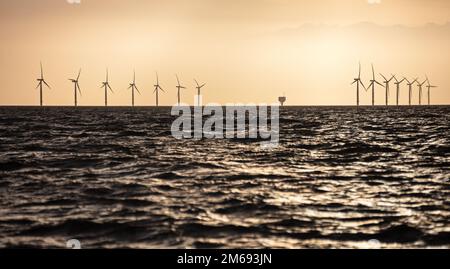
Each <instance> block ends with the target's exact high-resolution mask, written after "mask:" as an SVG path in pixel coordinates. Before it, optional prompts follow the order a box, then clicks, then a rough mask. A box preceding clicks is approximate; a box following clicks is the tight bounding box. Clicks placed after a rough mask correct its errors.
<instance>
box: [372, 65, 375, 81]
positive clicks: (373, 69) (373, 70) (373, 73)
mask: <svg viewBox="0 0 450 269" xmlns="http://www.w3.org/2000/svg"><path fill="white" fill-rule="evenodd" d="M372 75H373V80H375V68H374V67H373V64H372Z"/></svg>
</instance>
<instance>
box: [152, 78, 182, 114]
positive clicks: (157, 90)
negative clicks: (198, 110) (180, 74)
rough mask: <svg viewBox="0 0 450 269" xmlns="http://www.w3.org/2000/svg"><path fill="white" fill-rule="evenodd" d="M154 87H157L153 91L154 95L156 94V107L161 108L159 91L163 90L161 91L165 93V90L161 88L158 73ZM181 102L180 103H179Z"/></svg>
mask: <svg viewBox="0 0 450 269" xmlns="http://www.w3.org/2000/svg"><path fill="white" fill-rule="evenodd" d="M178 84H180V83H178ZM153 86H155V90H154V91H153V93H156V106H159V99H158V98H159V90H161V91H163V92H165V91H164V90H163V88H161V86H160V85H159V76H158V72H156V84H155V85H153ZM178 102H179V101H178Z"/></svg>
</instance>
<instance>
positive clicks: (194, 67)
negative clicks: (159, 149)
mask: <svg viewBox="0 0 450 269" xmlns="http://www.w3.org/2000/svg"><path fill="white" fill-rule="evenodd" d="M449 22H450V1H448V0H246V1H242V0H165V1H156V0H147V1H145V0H127V1H124V0H78V1H77V0H39V1H36V0H15V1H1V2H0V34H1V36H2V39H1V42H0V83H1V85H0V105H37V104H38V103H39V91H38V90H36V89H35V87H36V85H37V81H36V78H38V76H39V72H40V71H39V62H40V61H42V63H43V65H44V72H45V78H46V80H47V82H48V83H49V84H50V85H51V86H52V89H51V90H47V89H45V90H44V103H45V104H46V105H72V104H73V85H72V84H71V82H70V81H69V80H68V79H69V78H73V77H76V75H77V72H78V69H79V68H82V74H81V78H80V86H81V90H82V96H81V97H80V99H79V104H80V105H102V104H103V102H104V101H103V95H104V93H103V91H102V89H100V86H101V82H102V81H104V79H105V70H106V68H109V70H110V84H111V86H112V88H113V90H114V94H112V95H111V96H110V97H109V103H110V104H111V105H117V106H120V105H129V104H130V102H131V93H130V90H127V88H128V84H129V83H130V82H131V80H132V78H133V70H136V78H137V86H138V87H139V89H140V91H141V95H137V96H136V104H137V105H154V104H155V96H154V95H153V85H154V84H155V79H156V78H155V76H156V74H155V73H156V72H158V74H159V76H160V82H161V86H162V87H163V89H164V90H165V93H162V95H160V104H161V105H173V104H174V103H175V102H176V88H175V86H176V78H175V74H178V75H179V77H180V79H181V82H182V84H183V85H184V86H186V87H187V88H188V89H186V90H184V91H183V92H182V101H183V102H185V103H188V104H193V103H194V94H195V92H196V91H195V88H194V86H195V84H194V78H196V79H197V80H199V82H200V83H207V85H206V86H205V88H204V91H203V94H204V97H203V99H204V102H205V103H210V102H214V103H221V104H226V103H272V102H275V101H276V100H277V97H278V96H280V95H283V94H285V95H286V96H287V98H288V101H287V104H288V105H353V104H355V87H353V86H352V85H350V83H351V82H352V81H353V79H354V78H355V76H357V72H358V62H360V61H361V64H362V67H363V73H362V74H363V80H364V82H366V84H367V81H368V80H369V79H370V77H371V69H370V68H371V63H373V64H374V66H375V70H376V75H377V78H378V79H379V80H380V81H381V76H380V75H379V74H378V73H383V74H386V75H389V74H396V75H397V76H398V77H403V76H406V77H408V78H416V77H419V79H420V80H424V79H425V76H428V77H429V79H430V81H431V83H432V84H434V85H437V86H439V87H438V88H436V89H433V92H432V103H433V104H450V91H449V90H448V89H449V87H450V76H448V70H449V69H450V50H448V48H449V47H450V23H449ZM391 87H392V88H393V87H394V86H393V85H392V86H391ZM376 90H377V92H376V103H377V104H383V103H384V89H382V88H380V87H378V88H377V89H376ZM406 92H407V89H406V86H405V85H402V88H401V103H402V104H406V102H407V95H406ZM417 92H418V89H417V87H414V95H413V101H414V102H415V103H417ZM370 98H371V94H370V93H369V92H365V91H363V92H362V95H361V103H362V104H370V102H371V100H370ZM391 100H392V101H393V100H394V94H393V91H392V93H391Z"/></svg>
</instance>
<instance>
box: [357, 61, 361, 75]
mask: <svg viewBox="0 0 450 269" xmlns="http://www.w3.org/2000/svg"><path fill="white" fill-rule="evenodd" d="M358 78H361V62H359V73H358Z"/></svg>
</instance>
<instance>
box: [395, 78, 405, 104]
mask: <svg viewBox="0 0 450 269" xmlns="http://www.w3.org/2000/svg"><path fill="white" fill-rule="evenodd" d="M393 76H394V79H395V82H394V84H395V85H396V86H397V106H398V99H399V96H400V84H402V82H403V81H405V78H403V79H402V80H400V81H398V80H397V78H396V77H395V75H393Z"/></svg>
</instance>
